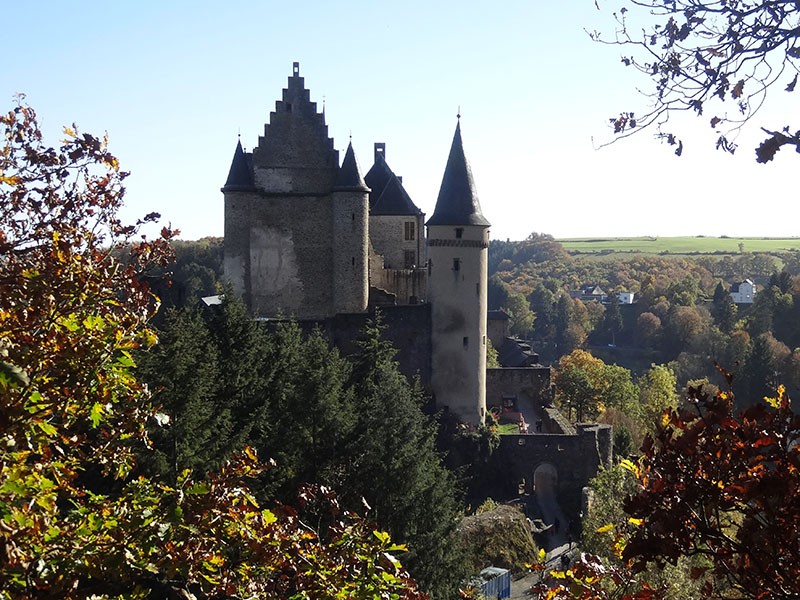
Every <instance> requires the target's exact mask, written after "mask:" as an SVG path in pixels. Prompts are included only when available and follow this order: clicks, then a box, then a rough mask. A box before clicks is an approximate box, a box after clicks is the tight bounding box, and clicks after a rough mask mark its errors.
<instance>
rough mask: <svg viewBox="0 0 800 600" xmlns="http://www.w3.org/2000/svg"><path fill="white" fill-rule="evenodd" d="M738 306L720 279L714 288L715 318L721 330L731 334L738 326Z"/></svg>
mask: <svg viewBox="0 0 800 600" xmlns="http://www.w3.org/2000/svg"><path fill="white" fill-rule="evenodd" d="M737 313H738V308H737V307H736V303H734V301H733V298H731V295H730V294H729V293H728V292H727V290H725V288H724V287H723V285H722V282H721V281H720V282H719V283H718V284H717V287H716V288H715V289H714V318H715V319H716V322H717V325H718V326H719V329H720V331H722V332H723V333H727V334H730V333H731V332H732V331H733V328H734V327H735V326H736V317H737Z"/></svg>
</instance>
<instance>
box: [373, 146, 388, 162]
mask: <svg viewBox="0 0 800 600" xmlns="http://www.w3.org/2000/svg"><path fill="white" fill-rule="evenodd" d="M378 157H380V158H382V159H383V160H386V144H385V143H383V142H376V143H375V162H376V163H377V162H378Z"/></svg>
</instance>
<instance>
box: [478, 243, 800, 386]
mask: <svg viewBox="0 0 800 600" xmlns="http://www.w3.org/2000/svg"><path fill="white" fill-rule="evenodd" d="M705 239H706V238H702V240H705ZM784 242H785V240H784ZM742 243H744V247H741V246H739V244H742ZM747 247H748V246H747V241H745V242H741V241H736V245H735V250H734V251H733V252H732V253H723V252H722V251H721V250H719V249H715V250H713V253H707V254H700V253H699V252H698V253H697V254H692V255H687V254H677V253H672V252H663V253H660V254H645V253H634V252H630V251H628V250H627V249H626V251H623V252H614V251H613V249H610V248H608V247H607V248H605V249H604V250H603V252H602V253H596V254H584V253H580V254H571V253H570V252H569V251H568V250H567V248H566V247H565V245H564V244H562V243H560V242H558V241H557V240H555V239H554V238H553V237H552V236H550V235H547V234H537V233H534V234H531V235H530V236H529V237H528V238H527V239H526V240H523V241H520V242H510V241H493V242H491V244H490V247H489V274H490V279H489V304H490V308H493V309H498V308H503V309H505V310H506V312H508V313H509V314H510V316H511V327H512V332H513V333H516V334H518V335H521V336H523V337H527V338H529V339H531V340H532V341H533V342H534V346H535V347H536V349H537V350H538V351H539V352H540V353H541V354H542V356H543V358H544V359H545V360H550V361H556V360H557V359H558V358H559V357H560V356H563V355H565V354H568V353H569V352H571V351H572V350H573V349H575V348H581V347H590V348H592V350H593V352H595V353H598V354H603V355H605V356H607V357H608V355H613V356H611V357H610V358H611V359H612V360H613V361H614V362H617V363H619V364H624V365H625V366H627V367H628V368H632V369H634V370H638V371H642V370H643V369H644V368H646V367H647V366H649V364H650V363H669V364H670V366H671V367H672V368H673V370H674V371H675V373H676V375H678V380H679V382H680V383H681V384H684V383H685V382H687V381H689V380H692V379H700V378H704V377H711V378H712V379H713V376H714V374H715V369H714V366H713V363H714V361H717V362H718V363H720V364H722V365H728V366H729V367H730V368H731V369H733V368H734V366H735V365H740V366H739V368H738V371H739V377H738V378H737V381H738V384H737V385H739V386H740V387H741V386H745V385H746V386H747V387H748V390H749V388H751V387H752V392H753V393H754V394H756V395H757V396H758V397H760V395H763V394H760V390H762V389H765V388H768V387H769V386H770V385H774V384H775V382H776V381H777V380H780V381H782V382H784V383H786V384H787V385H789V386H790V387H797V385H798V382H800V369H799V368H798V365H800V352H798V351H794V350H793V349H795V348H798V347H800V325H798V324H800V318H799V317H800V277H798V274H800V252H798V251H797V250H789V249H787V250H781V248H788V245H787V244H786V243H783V244H778V243H776V244H775V245H774V246H773V248H772V249H771V250H769V251H768V252H766V251H765V252H750V251H748V250H747ZM745 279H751V280H753V281H754V282H755V283H756V284H757V288H758V293H757V295H756V298H755V302H754V303H753V304H739V305H736V304H734V303H733V302H732V301H731V297H730V295H729V291H730V288H731V286H732V285H734V284H736V283H738V282H741V281H743V280H745ZM587 284H592V285H596V286H599V287H600V288H601V289H602V290H603V292H605V293H606V294H607V301H605V302H596V301H581V300H580V299H576V298H572V297H571V296H570V294H569V292H570V291H575V290H578V289H580V288H581V287H582V286H584V285H587ZM622 291H627V292H635V294H636V300H635V303H634V304H631V305H620V304H619V303H618V302H617V293H618V292H622ZM609 345H611V348H609ZM748 365H749V366H748ZM754 369H756V370H758V373H755V372H751V371H752V370H754ZM759 394H760V395H759Z"/></svg>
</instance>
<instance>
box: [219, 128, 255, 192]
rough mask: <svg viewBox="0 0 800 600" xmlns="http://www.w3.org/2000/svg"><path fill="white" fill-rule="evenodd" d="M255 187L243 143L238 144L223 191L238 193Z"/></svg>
mask: <svg viewBox="0 0 800 600" xmlns="http://www.w3.org/2000/svg"><path fill="white" fill-rule="evenodd" d="M252 187H253V173H252V171H251V169H250V164H249V162H248V160H247V156H246V155H245V153H244V150H243V149H242V142H241V140H239V141H238V142H236V150H234V152H233V161H232V162H231V170H230V171H228V179H227V181H225V186H224V187H223V188H222V191H223V192H225V191H236V190H237V189H239V190H240V189H250V188H252Z"/></svg>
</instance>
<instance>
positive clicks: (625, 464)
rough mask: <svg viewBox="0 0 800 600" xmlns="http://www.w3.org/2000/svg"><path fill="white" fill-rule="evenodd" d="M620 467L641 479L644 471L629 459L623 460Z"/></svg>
mask: <svg viewBox="0 0 800 600" xmlns="http://www.w3.org/2000/svg"><path fill="white" fill-rule="evenodd" d="M619 465H620V466H621V467H622V468H623V469H625V470H626V471H630V472H631V473H633V474H634V475H636V477H637V478H639V477H640V476H641V474H642V470H641V469H640V468H639V465H637V464H636V463H635V462H633V461H630V460H628V459H627V458H623V459H622V460H621V461H619Z"/></svg>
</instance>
